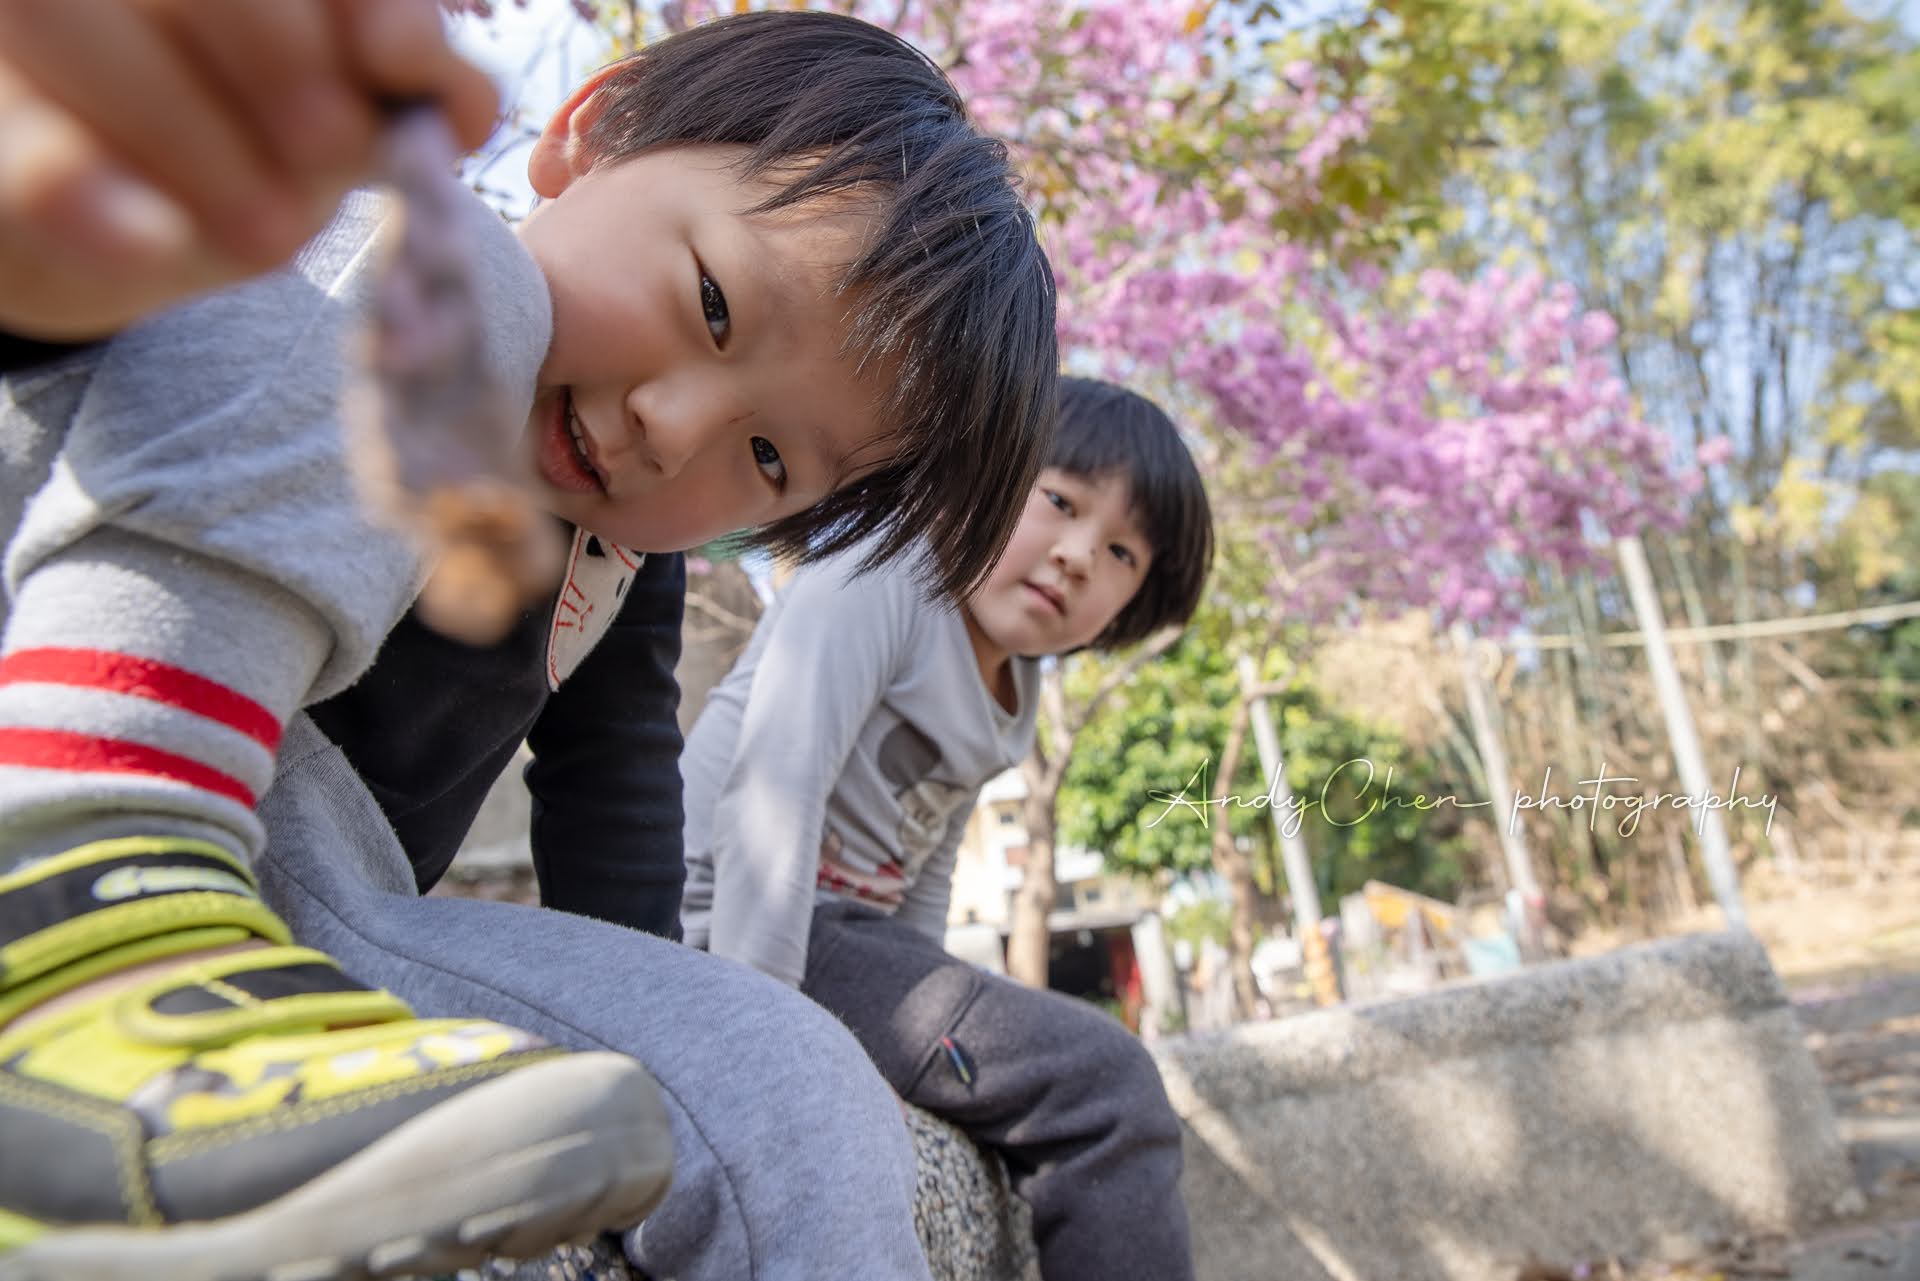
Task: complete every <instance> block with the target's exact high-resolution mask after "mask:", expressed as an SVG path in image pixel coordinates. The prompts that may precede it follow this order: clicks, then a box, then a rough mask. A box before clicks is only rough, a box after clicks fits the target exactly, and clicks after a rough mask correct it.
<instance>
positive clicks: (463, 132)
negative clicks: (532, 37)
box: [330, 0, 500, 148]
mask: <svg viewBox="0 0 1920 1281" xmlns="http://www.w3.org/2000/svg"><path fill="white" fill-rule="evenodd" d="M330 3H331V5H332V7H333V10H334V14H335V19H336V27H335V30H336V31H337V32H338V33H339V35H340V37H341V39H342V42H343V44H344V46H345V50H346V57H347V60H348V62H349V63H350V64H351V65H352V66H353V67H354V69H355V70H356V71H357V72H358V74H359V76H360V78H361V80H362V82H363V83H365V84H367V85H368V86H370V87H371V88H372V89H373V90H374V91H375V92H378V93H380V94H384V95H385V96H387V97H389V98H430V99H432V100H434V101H435V102H437V103H439V104H440V107H441V110H442V111H443V112H444V113H445V114H446V117H447V122H448V123H449V124H450V125H451V126H452V127H453V132H454V137H455V138H457V139H458V140H459V142H460V145H461V147H463V148H473V147H477V146H479V145H480V144H481V143H483V142H485V141H486V140H487V135H488V133H490V132H491V131H492V129H493V124H494V120H495V118H496V117H497V116H498V114H499V111H500V97H499V94H498V93H497V92H496V91H495V89H494V87H493V81H492V80H490V79H488V78H487V75H486V73H485V72H483V71H481V70H480V69H479V68H477V67H475V66H474V65H473V64H472V63H470V62H468V61H467V60H466V59H465V58H462V57H461V56H460V55H459V54H457V53H455V52H454V50H453V47H452V46H451V45H449V44H448V43H447V38H446V31H445V28H444V27H443V26H442V25H441V21H440V6H439V5H438V3H436V0H330Z"/></svg>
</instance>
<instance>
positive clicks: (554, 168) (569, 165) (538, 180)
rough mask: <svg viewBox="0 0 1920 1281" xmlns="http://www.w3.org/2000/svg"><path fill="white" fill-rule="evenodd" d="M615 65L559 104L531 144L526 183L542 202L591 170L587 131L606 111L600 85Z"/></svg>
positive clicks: (596, 75) (590, 77)
mask: <svg viewBox="0 0 1920 1281" xmlns="http://www.w3.org/2000/svg"><path fill="white" fill-rule="evenodd" d="M618 66H619V64H617V63H614V64H610V65H608V66H605V67H602V68H600V70H598V71H596V72H594V73H593V74H592V75H591V76H588V77H587V79H586V80H585V81H584V82H583V83H582V84H581V85H580V87H579V88H577V89H575V90H574V91H573V92H572V93H571V94H569V95H568V96H567V100H566V101H565V102H563V103H561V104H560V109H559V110H558V111H556V112H554V113H553V119H551V120H549V121H547V127H546V128H545V129H542V130H541V131H540V137H539V138H537V139H536V140H535V141H534V144H533V151H532V153H531V154H530V155H528V157H527V182H528V184H529V185H531V186H532V187H533V189H534V191H535V193H536V194H538V195H539V196H540V197H541V198H542V199H545V200H551V199H553V198H554V197H555V196H557V195H559V194H560V193H561V192H563V191H565V190H566V189H567V188H568V187H569V186H571V185H573V180H574V179H575V178H578V177H579V176H580V175H582V174H584V173H585V172H586V171H587V170H588V169H589V168H591V167H592V162H593V157H592V155H591V154H590V153H589V152H588V150H587V131H588V130H589V129H591V128H592V127H593V123H594V121H596V120H598V119H599V118H600V113H601V112H602V111H605V110H606V106H607V104H606V101H605V100H604V99H603V98H601V97H599V96H598V95H599V90H600V86H601V85H603V84H605V83H606V81H607V77H608V76H611V75H612V74H613V73H614V71H615V70H617V69H618Z"/></svg>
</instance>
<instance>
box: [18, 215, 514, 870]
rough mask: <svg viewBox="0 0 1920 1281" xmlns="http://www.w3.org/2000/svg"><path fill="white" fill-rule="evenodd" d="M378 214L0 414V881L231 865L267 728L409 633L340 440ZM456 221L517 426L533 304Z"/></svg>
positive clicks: (398, 545)
mask: <svg viewBox="0 0 1920 1281" xmlns="http://www.w3.org/2000/svg"><path fill="white" fill-rule="evenodd" d="M387 211H388V205H387V203H386V202H385V201H384V200H382V199H380V198H378V197H376V196H373V195H370V194H366V193H359V194H356V195H354V196H352V197H350V198H349V199H348V201H347V202H346V204H345V206H344V207H343V211H342V213H341V214H340V216H339V217H338V218H337V219H336V220H335V221H334V222H333V223H332V224H331V225H330V226H329V227H328V228H327V229H326V231H325V232H323V233H322V234H321V236H320V237H318V238H317V239H316V240H315V241H314V242H312V243H311V244H309V245H308V246H307V247H306V248H305V249H304V250H303V251H302V252H301V254H300V255H299V257H298V258H297V259H296V261H295V263H294V264H293V265H292V266H291V267H289V268H288V269H286V270H283V271H279V272H275V273H272V274H270V275H267V276H263V277H260V278H258V279H256V280H253V281H250V282H247V283H245V284H243V285H240V286H238V287H235V288H232V289H226V290H221V291H219V292H217V293H213V294H209V295H206V296H204V297H202V298H199V299H197V300H194V301H192V302H189V303H187V304H185V305H183V306H180V307H177V308H174V309H171V310H169V311H167V312H164V313H162V314H160V315H158V316H156V317H155V318H153V319H152V320H150V321H147V322H145V323H143V324H141V325H138V326H136V327H134V328H133V329H130V330H129V331H128V332H127V333H125V334H123V335H122V336H120V337H119V338H117V339H115V340H114V341H113V342H112V343H110V344H107V345H106V346H105V347H103V348H100V349H98V350H97V351H96V352H94V353H90V354H89V355H88V356H87V357H86V358H85V359H84V360H83V361H80V362H78V363H76V364H75V365H73V366H71V367H70V368H68V369H66V370H64V371H60V372H59V374H58V377H60V378H63V379H65V380H67V381H66V382H65V383H64V384H63V385H64V386H66V387H67V388H68V392H67V394H63V395H60V396H53V395H51V394H40V395H38V396H37V397H36V396H35V395H33V394H31V393H32V392H33V385H32V384H29V383H26V382H16V383H15V384H14V385H13V386H12V387H10V388H9V389H8V391H9V394H8V395H6V396H4V397H0V450H4V451H5V453H6V454H7V455H8V456H9V457H11V458H13V459H15V460H19V461H22V462H23V464H24V465H23V466H21V467H19V468H13V469H9V474H8V475H7V476H6V477H5V479H4V482H3V483H0V487H4V488H6V489H9V490H11V493H9V494H7V495H5V503H4V508H5V511H6V514H7V516H8V518H9V519H10V521H11V525H10V527H9V528H8V530H7V531H6V534H7V544H6V556H5V580H6V587H7V593H8V600H7V616H6V628H5V634H4V663H3V664H0V666H4V669H5V670H4V671H0V820H4V821H3V822H0V868H4V866H5V865H6V863H7V861H8V858H9V856H10V855H11V856H20V855H31V854H33V853H35V852H45V850H47V849H49V848H59V847H60V846H61V845H62V844H63V843H66V842H69V841H72V840H75V839H85V838H87V837H88V836H90V835H93V834H96V833H100V832H103V831H104V832H113V831H148V832H162V831H177V830H183V829H184V830H186V831H190V832H192V833H194V834H199V835H205V836H208V837H210V838H212V839H216V840H220V841H222V842H223V843H224V844H227V845H228V846H229V847H231V848H233V849H234V850H235V852H236V853H239V854H241V855H243V856H247V855H251V854H252V853H253V852H254V851H255V850H256V849H257V848H258V846H259V843H260V841H261V839H262V833H261V830H260V828H259V824H258V820H257V819H256V818H255V817H254V814H253V802H254V800H255V798H257V797H258V796H259V795H260V794H261V793H262V792H263V791H264V790H265V788H266V785H267V784H268V782H269V781H270V780H271V777H272V772H273V769H274V766H275V762H276V751H277V747H278V743H279V735H280V732H281V730H282V728H283V727H284V725H285V723H286V721H287V719H288V717H290V716H291V715H292V713H293V712H294V711H295V710H296V709H297V708H298V707H300V706H301V705H303V704H304V703H307V702H310V701H313V700H315V699H317V698H319V697H323V696H325V695H326V694H329V693H331V692H334V691H336V690H339V689H341V688H343V687H344V686H346V685H347V684H348V683H350V682H351V681H353V680H354V679H355V678H356V677H357V676H358V675H359V674H360V672H361V671H362V670H364V669H365V667H366V665H367V664H368V663H369V662H370V661H371V659H372V656H373V654H374V652H375V651H376V649H377V648H378V646H379V644H380V642H381V639H382V638H383V637H384V636H385V634H386V632H387V630H388V629H389V628H390V627H391V626H392V625H393V623H394V622H395V620H396V619H397V618H398V617H399V616H400V614H401V613H402V612H403V611H404V609H405V608H406V606H407V603H408V601H409V600H410V599H411V597H412V594H413V592H414V590H415V588H416V586H417V583H418V581H419V576H420V566H419V564H418V558H417V556H416V554H415V552H414V551H413V549H412V548H411V546H409V545H408V543H407V542H406V541H405V540H404V539H402V538H400V537H398V536H396V535H395V534H394V533H392V532H390V531H388V530H385V529H382V528H379V527H377V526H375V525H374V524H373V523H372V522H371V521H370V520H369V519H368V518H367V517H366V516H365V515H364V514H363V512H362V510H361V505H360V502H359V500H358V495H357V492H356V489H355V486H354V482H353V479H352V476H351V474H350V471H349V468H348V466H347V463H346V459H345V450H344V445H343V443H342V442H343V434H342V430H341V404H342V395H343V392H344V390H345V386H346V381H347V379H348V377H349V376H350V374H349V365H350V360H351V354H350V353H351V350H352V347H351V343H352V340H353V338H354V336H355V333H356V330H357V328H358V326H359V323H360V317H361V315H362V311H363V307H364V304H365V301H366V297H367V293H368V290H369V288H370V286H371V284H372V281H373V278H374V275H375V273H376V271H377V268H378V255H377V250H376V247H377V244H378V242H379V237H380V234H381V228H382V225H383V223H384V222H385V220H386V215H387ZM470 212H471V214H472V216H474V217H475V218H476V219H479V220H481V221H480V222H479V223H478V224H477V225H478V226H479V227H480V234H481V236H482V238H483V241H484V243H485V245H486V249H485V251H484V255H483V256H484V259H485V265H484V268H483V275H484V277H485V279H486V281H487V286H488V294H489V297H488V299H487V306H488V308H489V311H490V316H489V325H488V328H489V337H490V340H491V341H492V342H493V343H494V344H495V353H496V356H497V359H498V362H499V367H500V371H501V375H502V381H503V382H507V383H510V384H511V385H513V386H515V387H516V388H517V389H523V391H524V396H525V398H526V401H527V405H522V406H521V407H520V410H519V413H520V418H521V419H522V420H524V418H525V416H526V412H527V408H528V405H530V403H531V398H532V391H533V380H534V376H535V374H536V372H537V370H538V367H539V361H540V359H541V358H542V357H543V356H544V353H545V349H546V341H547V333H548V325H549V323H550V322H549V320H548V319H547V317H548V308H549V304H548V300H547V294H546V287H545V282H544V281H543V280H542V279H541V277H540V274H539V271H538V268H537V267H535V266H534V265H533V263H532V260H531V259H530V258H528V257H527V255H526V253H525V251H524V250H523V249H521V248H520V246H519V243H518V241H517V240H516V239H515V238H514V237H513V235H512V233H511V231H510V230H509V229H507V228H506V227H505V225H504V224H502V223H501V222H500V221H499V219H498V218H497V217H496V216H495V215H493V214H492V213H491V212H490V211H488V210H486V208H485V206H483V205H481V204H480V203H479V202H478V201H477V200H476V201H474V202H473V208H472V210H471V211H470ZM49 377H50V378H51V377H53V375H49ZM23 395H24V396H25V397H26V398H25V399H23ZM9 678H11V679H9Z"/></svg>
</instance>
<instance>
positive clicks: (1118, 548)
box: [1107, 543, 1134, 566]
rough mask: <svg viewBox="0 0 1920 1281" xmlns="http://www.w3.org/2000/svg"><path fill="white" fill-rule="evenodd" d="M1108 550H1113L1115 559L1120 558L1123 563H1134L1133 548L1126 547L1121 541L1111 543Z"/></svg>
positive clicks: (1129, 564)
mask: <svg viewBox="0 0 1920 1281" xmlns="http://www.w3.org/2000/svg"><path fill="white" fill-rule="evenodd" d="M1107 550H1108V551H1111V552H1112V553H1113V556H1114V559H1115V560H1118V561H1119V562H1120V563H1121V564H1122V565H1128V566H1131V565H1132V564H1133V560H1134V556H1133V549H1132V548H1130V547H1124V546H1122V545H1121V544H1119V543H1113V544H1111V545H1109V547H1108V548H1107Z"/></svg>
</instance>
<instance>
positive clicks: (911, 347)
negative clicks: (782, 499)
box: [585, 10, 1059, 598]
mask: <svg viewBox="0 0 1920 1281" xmlns="http://www.w3.org/2000/svg"><path fill="white" fill-rule="evenodd" d="M596 98H598V99H600V100H601V107H602V109H601V110H599V112H598V113H597V115H596V116H595V118H594V119H593V120H592V123H591V124H590V125H589V126H588V129H587V132H586V137H585V142H586V146H587V152H588V155H589V157H590V162H591V163H592V164H594V165H602V164H608V163H613V162H617V161H620V160H626V159H631V158H633V157H635V156H638V155H641V154H642V153H645V152H648V151H652V150H655V149H657V148H661V147H671V146H690V145H737V146H743V147H747V148H749V149H750V150H749V152H748V154H747V155H746V157H745V158H744V159H743V161H742V162H741V165H740V173H741V175H742V177H743V178H747V179H752V178H757V177H762V176H770V177H772V178H774V179H776V180H778V181H781V182H783V183H784V185H783V186H782V187H781V188H780V189H779V190H778V191H777V192H776V193H775V194H774V195H773V196H772V197H771V198H769V199H768V200H766V201H764V202H762V204H761V205H760V206H758V207H757V208H756V210H754V212H772V211H775V210H779V209H788V208H792V207H794V206H796V205H799V204H801V203H803V202H807V201H812V200H816V199H819V198H821V197H826V196H833V195H837V194H844V195H847V196H850V197H852V198H854V199H857V200H860V201H866V202H871V206H872V207H873V209H874V211H875V213H876V215H877V221H878V225H879V228H880V229H879V230H878V232H877V233H875V235H874V236H873V238H872V240H871V242H870V243H869V244H868V245H867V247H866V248H865V250H864V251H863V252H862V254H861V256H860V259H859V261H857V262H854V263H852V264H850V265H849V267H848V269H847V271H846V274H845V276H844V277H843V278H842V280H841V286H842V288H843V289H845V290H847V291H848V294H849V296H850V297H851V298H852V299H853V307H852V326H851V341H850V346H851V348H852V350H853V352H854V353H856V354H858V355H859V356H860V357H861V358H862V359H863V360H864V359H869V358H878V359H880V360H883V361H885V362H887V367H888V368H889V369H890V371H892V372H895V373H896V374H897V376H896V377H895V378H894V379H893V385H892V387H891V389H890V394H889V396H888V398H887V401H886V403H885V406H884V411H885V416H886V419H887V421H888V422H889V423H890V424H891V425H892V426H893V428H894V431H893V434H892V437H891V441H892V444H893V453H892V457H891V458H890V460H889V461H887V462H885V463H882V464H881V465H879V466H878V467H876V468H874V469H872V470H870V471H868V472H866V473H865V474H863V475H860V476H858V477H856V478H855V479H853V480H852V481H850V482H849V483H847V484H845V485H843V486H842V487H840V488H839V489H837V490H836V491H835V492H834V493H832V494H831V495H829V496H828V497H827V498H825V499H823V500H822V501H821V502H819V503H816V504H815V505H814V506H812V507H810V508H808V509H807V510H806V511H804V512H801V513H799V514H797V515H794V516H789V517H787V518H785V519H783V520H780V521H777V522H774V523H773V524H770V525H768V526H766V527H764V528H763V529H761V530H758V531H756V532H755V535H754V536H755V538H756V540H757V541H760V542H762V543H764V544H766V545H767V546H769V547H770V548H772V549H773V550H774V551H775V552H777V553H781V554H784V555H788V556H791V557H793V558H794V559H796V560H799V561H808V560H813V559H817V558H819V557H823V556H827V555H830V554H833V553H835V552H839V551H843V550H845V549H846V548H848V547H851V546H852V545H853V544H855V543H857V542H861V541H863V540H867V539H869V538H871V539H872V540H873V542H872V545H871V547H870V550H869V551H868V554H867V555H866V557H865V558H864V560H863V562H862V568H871V567H872V566H874V565H877V564H879V563H880V562H881V561H884V560H888V559H891V558H892V557H894V556H895V555H897V554H899V553H901V552H902V551H905V550H907V549H908V548H909V547H910V545H911V544H913V543H914V542H915V541H916V540H924V542H925V545H926V548H927V550H928V551H929V552H930V553H931V559H930V563H928V562H923V563H926V564H927V565H928V570H927V573H928V577H929V578H930V579H931V585H932V586H934V587H936V588H937V589H939V590H941V591H943V592H945V593H947V594H948V595H950V596H953V597H956V598H957V597H959V596H960V595H962V594H963V593H964V592H965V591H966V590H967V589H968V588H969V587H971V586H972V585H973V584H975V583H976V582H978V581H979V580H980V579H982V578H983V577H985V575H986V572H987V570H989V569H990V568H992V565H993V562H994V561H995V560H996V559H997V558H998V557H999V555H1000V552H1001V551H1002V550H1003V549H1004V547H1005V546H1006V542H1007V538H1008V536H1009V535H1010V534H1011V533H1012V532H1013V526H1014V522H1015V521H1016V520H1017V519H1018V517H1019V513H1020V509H1021V506H1022V504H1023V503H1024V502H1025V499H1026V494H1027V492H1028V490H1029V489H1031V488H1032V485H1033V477H1034V475H1035V473H1036V472H1037V471H1038V470H1039V465H1040V458H1041V456H1042V454H1043V453H1044V452H1045V448H1046V442H1047V439H1048V437H1049V433H1050V432H1051V430H1052V424H1053V418H1054V408H1055V405H1054V396H1055V383H1056V380H1057V377H1058V372H1057V371H1058V367H1059V348H1058V343H1057V340H1056V339H1055V337H1054V286H1053V273H1052V271H1051V269H1050V268H1049V266H1048V264H1047V259H1046V255H1045V254H1044V253H1043V252H1042V250H1041V248H1040V244H1039V241H1038V239H1037V238H1036V234H1035V227H1034V221H1033V218H1032V216H1031V214H1029V213H1028V211H1027V209H1026V207H1025V206H1024V205H1023V204H1022V203H1021V198H1020V193H1019V189H1018V184H1017V182H1016V179H1015V176H1014V172H1013V168H1012V164H1011V162H1010V160H1009V158H1008V154H1007V149H1006V147H1005V145H1004V144H1002V143H1001V142H999V141H997V140H995V139H992V138H988V137H986V136H985V135H983V134H981V133H980V132H979V130H978V129H977V128H976V127H975V126H974V125H973V123H972V122H971V121H970V120H969V119H968V117H967V114H966V107H965V104H964V103H963V102H962V101H961V98H960V94H959V91H958V90H957V89H955V88H954V86H953V83H952V82H951V81H950V80H948V79H947V77H946V75H945V74H944V73H943V72H942V71H941V70H940V69H939V67H937V66H936V65H935V64H934V63H933V62H932V61H931V60H930V59H928V58H927V57H926V55H924V54H922V53H921V52H920V51H918V50H917V49H915V48H914V47H913V46H912V45H910V44H908V43H907V42H906V41H904V40H901V39H900V38H899V37H897V36H894V35H893V34H891V33H889V32H887V31H884V30H882V29H881V28H879V27H876V26H873V25H871V24H869V23H865V22H862V21H860V20H858V19H856V18H850V17H847V16H845V15H842V14H836V13H824V12H818V11H811V10H787V11H769V12H756V13H748V14H740V15H736V16H732V17H727V18H721V19H719V20H717V21H713V22H709V23H705V24H703V25H701V26H697V27H694V28H691V29H690V30H687V31H684V32H681V33H679V34H676V35H673V36H670V37H668V38H667V39H665V40H661V41H659V42H658V43H655V44H651V45H648V46H647V47H645V48H643V49H641V50H640V51H639V52H637V53H635V54H632V55H630V56H629V57H628V58H627V59H626V60H625V62H624V63H623V64H621V65H620V66H619V67H618V69H617V70H616V71H615V72H614V73H613V74H612V75H611V76H610V77H609V78H608V79H607V81H606V82H605V83H604V84H603V85H602V86H601V88H600V89H599V90H597V91H596Z"/></svg>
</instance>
